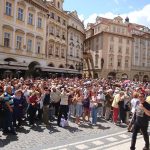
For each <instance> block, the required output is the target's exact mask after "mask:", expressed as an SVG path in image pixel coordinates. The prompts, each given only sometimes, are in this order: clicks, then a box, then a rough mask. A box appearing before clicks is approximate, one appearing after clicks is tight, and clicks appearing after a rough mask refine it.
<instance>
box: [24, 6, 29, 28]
mask: <svg viewBox="0 0 150 150" xmlns="http://www.w3.org/2000/svg"><path fill="white" fill-rule="evenodd" d="M27 5H28V4H26V9H25V16H24V17H25V28H27V24H28V6H27Z"/></svg>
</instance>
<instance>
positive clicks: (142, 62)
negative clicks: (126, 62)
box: [129, 24, 150, 81]
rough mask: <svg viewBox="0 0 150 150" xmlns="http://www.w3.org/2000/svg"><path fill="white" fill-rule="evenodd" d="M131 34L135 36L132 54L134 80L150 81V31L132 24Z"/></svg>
mask: <svg viewBox="0 0 150 150" xmlns="http://www.w3.org/2000/svg"><path fill="white" fill-rule="evenodd" d="M129 29H130V32H131V33H132V36H133V49H132V54H131V56H132V57H131V74H132V79H135V80H141V81H149V80H150V29H149V28H147V27H145V26H141V25H137V24H130V26H129Z"/></svg>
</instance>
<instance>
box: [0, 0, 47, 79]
mask: <svg viewBox="0 0 150 150" xmlns="http://www.w3.org/2000/svg"><path fill="white" fill-rule="evenodd" d="M47 13H48V9H47V8H46V4H45V2H44V1H42V0H36V1H35V0H2V1H0V37H2V38H0V69H1V77H2V76H5V77H6V76H8V77H10V78H11V77H12V76H13V75H15V76H19V75H25V74H30V73H33V72H34V71H35V69H36V67H42V66H44V65H45V63H46V62H45V56H46V53H45V40H46V19H47Z"/></svg>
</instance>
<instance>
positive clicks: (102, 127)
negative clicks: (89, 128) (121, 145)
mask: <svg viewBox="0 0 150 150" xmlns="http://www.w3.org/2000/svg"><path fill="white" fill-rule="evenodd" d="M97 126H98V129H102V130H107V129H110V127H105V126H102V125H101V124H98V125H97Z"/></svg>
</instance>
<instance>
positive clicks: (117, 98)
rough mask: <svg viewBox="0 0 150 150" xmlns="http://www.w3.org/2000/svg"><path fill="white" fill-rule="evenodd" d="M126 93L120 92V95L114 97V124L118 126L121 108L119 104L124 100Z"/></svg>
mask: <svg viewBox="0 0 150 150" xmlns="http://www.w3.org/2000/svg"><path fill="white" fill-rule="evenodd" d="M123 95H124V92H123V91H120V92H119V93H118V94H116V95H115V96H114V99H113V102H112V107H113V121H114V124H117V121H118V115H119V106H118V103H119V101H121V99H123V98H124V97H123Z"/></svg>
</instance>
